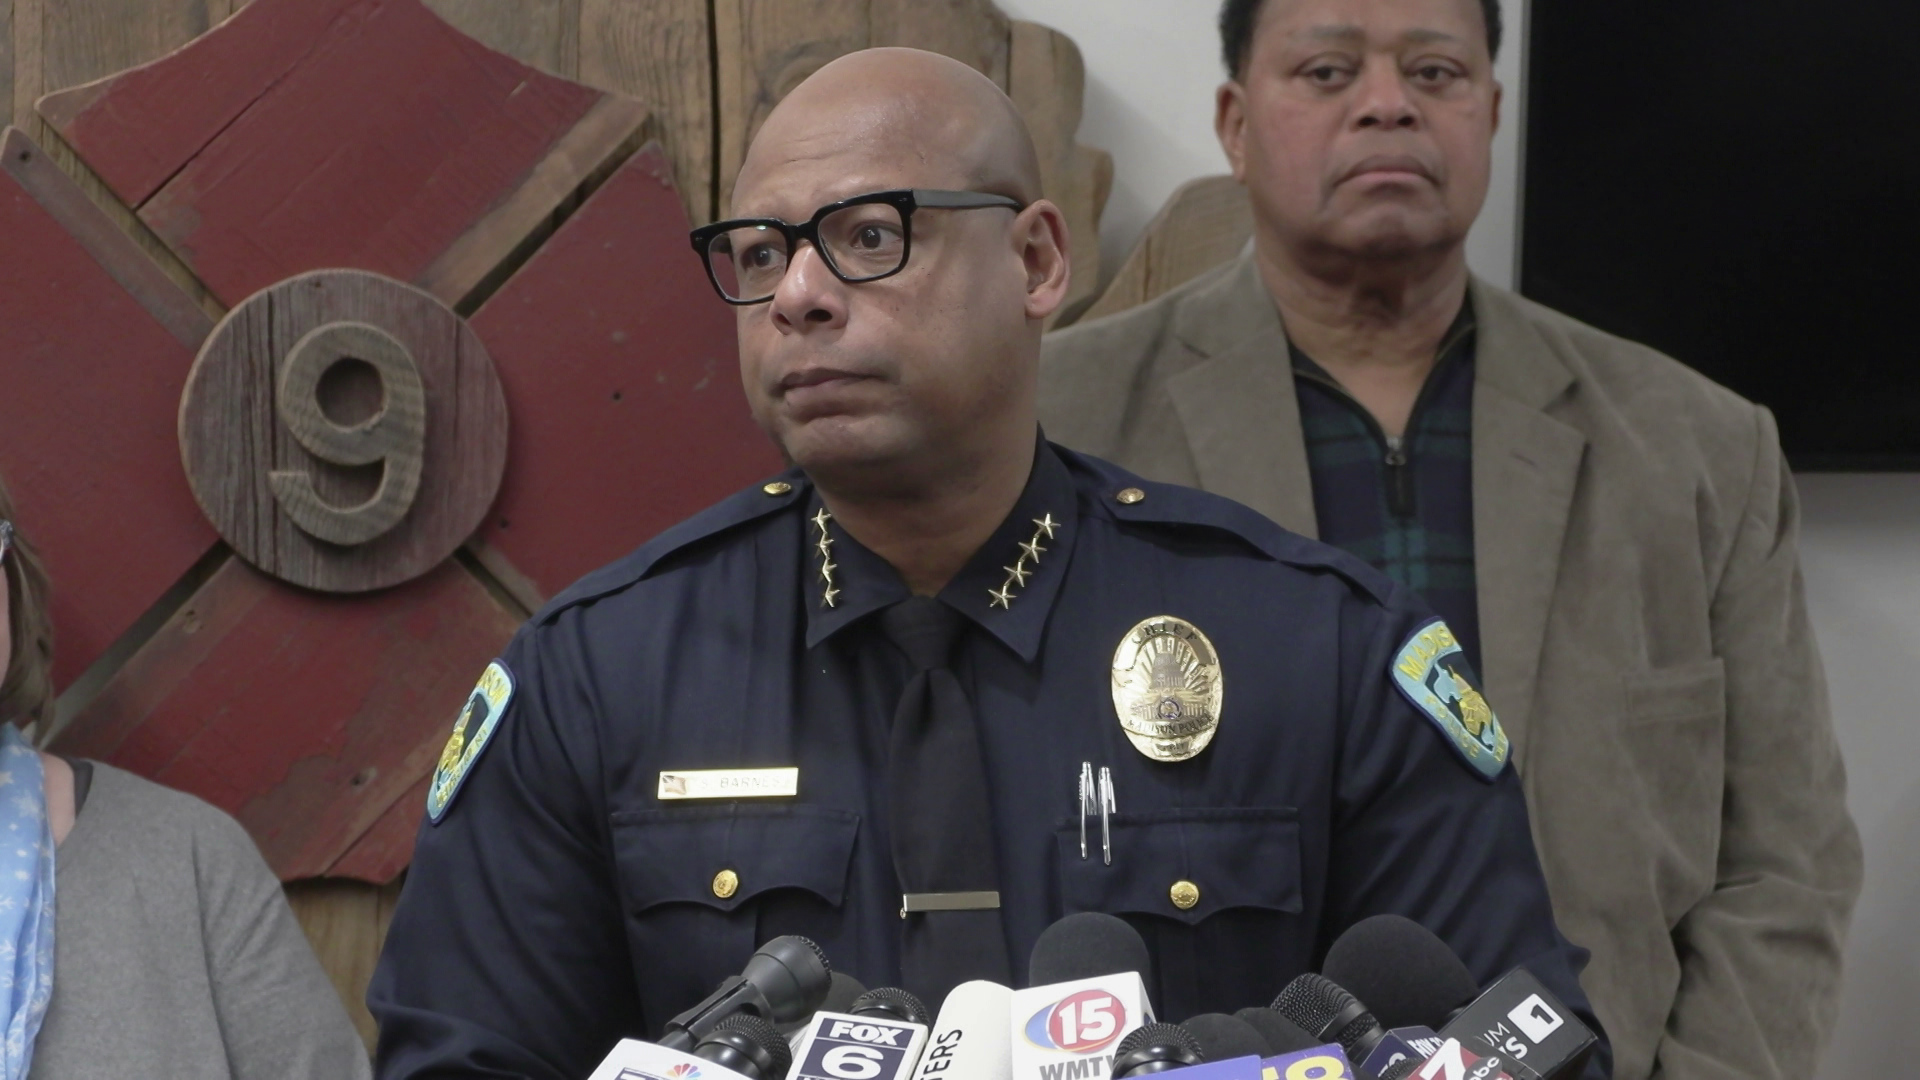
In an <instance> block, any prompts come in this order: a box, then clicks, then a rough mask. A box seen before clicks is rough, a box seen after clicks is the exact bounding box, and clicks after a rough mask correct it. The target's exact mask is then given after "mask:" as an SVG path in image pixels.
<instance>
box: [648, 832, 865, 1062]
mask: <svg viewBox="0 0 1920 1080" xmlns="http://www.w3.org/2000/svg"><path fill="white" fill-rule="evenodd" d="M612 826H613V829H612V832H613V849H614V863H615V869H616V871H617V873H618V875H619V886H620V895H621V900H622V906H623V910H624V912H625V915H626V930H627V943H628V947H629V949H630V950H631V951H632V955H633V956H634V957H635V958H636V960H637V964H636V967H635V969H634V971H635V975H636V981H637V982H638V984H639V987H640V997H641V1008H642V1011H643V1013H644V1014H645V1015H644V1017H643V1018H642V1020H643V1023H644V1024H645V1030H647V1031H649V1032H653V1033H657V1032H658V1031H659V1029H660V1027H661V1025H662V1024H663V1023H664V1022H665V1021H666V1020H667V1018H669V1017H671V1016H673V1015H674V1014H676V1013H678V1012H680V1011H681V1010H682V1009H685V1008H687V1007H688V1006H690V1005H692V1004H693V1003H694V1002H697V1001H699V1000H700V998H701V997H703V996H704V995H705V994H706V993H707V992H708V991H710V990H712V989H713V988H714V987H715V986H716V985H718V984H719V982H720V980H721V979H723V978H725V977H726V976H728V975H731V974H734V973H736V972H738V971H739V970H740V965H741V964H742V963H744V962H745V961H746V959H747V957H748V956H749V955H750V954H751V953H752V952H753V950H754V947H755V946H756V945H757V944H758V943H759V942H758V941H757V940H756V939H757V938H758V937H759V936H760V934H759V925H758V924H759V916H760V915H761V914H763V913H764V909H766V908H767V907H768V906H769V905H772V906H774V907H776V908H777V907H779V906H781V905H782V904H783V903H786V902H789V901H797V902H799V903H802V904H804V905H807V906H810V907H811V906H819V905H822V904H824V905H825V906H826V907H828V908H834V909H837V908H839V907H840V906H841V904H842V903H843V902H844V901H845V899H846V892H847V875H848V872H849V867H850V865H851V863H852V861H853V846H854V840H855V837H856V836H857V835H858V833H859V828H860V818H859V816H858V815H856V814H851V813H847V812H846V811H842V810H830V809H827V808H824V807H818V806H765V805H722V806H711V807H701V808H698V809H684V810H683V809H673V810H633V811H622V812H619V813H615V814H614V815H613V816H612ZM756 901H759V902H756ZM641 958H644V959H641Z"/></svg>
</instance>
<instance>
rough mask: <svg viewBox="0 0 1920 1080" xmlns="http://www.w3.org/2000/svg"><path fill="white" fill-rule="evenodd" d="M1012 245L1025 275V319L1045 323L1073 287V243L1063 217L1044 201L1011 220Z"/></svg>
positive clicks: (1065, 219)
mask: <svg viewBox="0 0 1920 1080" xmlns="http://www.w3.org/2000/svg"><path fill="white" fill-rule="evenodd" d="M1013 241H1014V245H1015V248H1016V250H1018V252H1019V254H1020V264H1021V265H1022V266H1023V267H1025V268H1026V272H1027V318H1029V319H1033V320H1044V319H1047V318H1050V317H1051V316H1052V315H1053V313H1054V312H1056V311H1058V310H1060V305H1062V304H1064V303H1066V302H1067V289H1068V288H1069V287H1070V286H1071V285H1072V284H1073V239H1072V237H1071V235H1070V234H1069V233H1068V232H1067V218H1066V215H1064V214H1062V213H1061V212H1060V208H1059V207H1057V206H1055V205H1053V203H1051V202H1049V201H1047V200H1046V199H1040V200H1037V201H1035V202H1034V203H1033V204H1032V205H1030V206H1028V207H1027V208H1026V209H1025V210H1022V211H1020V213H1019V215H1018V216H1017V217H1015V218H1014V219H1013Z"/></svg>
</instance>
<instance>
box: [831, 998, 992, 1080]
mask: <svg viewBox="0 0 1920 1080" xmlns="http://www.w3.org/2000/svg"><path fill="white" fill-rule="evenodd" d="M1002 1023H1005V1021H1004V1020H1003V1021H1002ZM927 1024H928V1017H927V1007H926V1006H925V1005H923V1004H921V1002H920V999H919V998H917V997H915V996H913V995H912V994H910V993H908V992H906V991H905V990H898V989H895V988H893V987H883V988H881V989H879V990H869V991H868V992H866V993H865V994H862V995H861V996H860V998H859V999H858V1000H856V1001H855V1002H853V1006H852V1008H850V1009H849V1010H848V1011H847V1012H844V1013H836V1012H827V1011H825V1010H822V1011H820V1012H817V1013H814V1014H813V1020H812V1022H811V1023H809V1024H808V1025H807V1031H806V1035H805V1037H804V1038H802V1039H801V1041H800V1046H799V1049H798V1050H796V1051H795V1053H794V1060H796V1061H798V1062H799V1064H798V1065H796V1066H794V1068H793V1080H853V1078H858V1080H909V1078H911V1077H912V1076H913V1074H914V1069H915V1067H916V1066H918V1065H919V1063H920V1053H921V1051H922V1050H924V1049H925V1048H926V1045H927Z"/></svg>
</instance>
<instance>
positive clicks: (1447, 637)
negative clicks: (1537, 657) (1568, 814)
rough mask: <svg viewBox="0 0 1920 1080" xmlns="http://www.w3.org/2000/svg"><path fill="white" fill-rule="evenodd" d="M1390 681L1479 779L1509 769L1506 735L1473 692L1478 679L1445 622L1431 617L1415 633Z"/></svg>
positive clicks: (1397, 660)
mask: <svg viewBox="0 0 1920 1080" xmlns="http://www.w3.org/2000/svg"><path fill="white" fill-rule="evenodd" d="M1392 673H1393V683H1394V685H1395V686H1398V687H1399V688H1400V693H1402V694H1404V695H1405V696H1406V699H1407V700H1408V701H1411V702H1412V703H1413V707H1414V708H1416V709H1418V710H1420V711H1421V712H1423V713H1425V714H1426V715H1427V717H1428V718H1429V719H1431V720H1432V721H1433V722H1434V723H1435V724H1437V725H1439V727H1440V733H1441V734H1442V735H1444V736H1446V739H1447V743H1448V745H1450V746H1452V747H1453V749H1454V752H1456V753H1458V754H1459V755H1460V757H1461V758H1462V759H1463V760H1464V761H1466V763H1467V764H1468V765H1470V766H1472V767H1473V770H1474V772H1476V773H1477V774H1479V776H1480V778H1481V779H1483V780H1489V781H1491V780H1494V779H1496V778H1498V777H1499V775H1500V770H1501V769H1504V768H1506V766H1507V751H1508V750H1509V746H1508V743H1507V733H1506V732H1505V731H1503V730H1501V728H1500V721H1499V719H1498V718H1497V717H1495V716H1494V715H1493V708H1492V706H1490V705H1488V704H1487V699H1486V698H1484V697H1482V696H1481V695H1480V691H1479V690H1477V689H1475V688H1474V685H1473V684H1474V683H1475V682H1476V681H1478V679H1479V676H1478V675H1476V674H1474V671H1473V667H1472V665H1470V664H1468V663H1467V654H1466V653H1464V652H1462V651H1461V650H1460V643H1459V642H1458V641H1456V640H1455V639H1454V636H1453V631H1451V630H1449V629H1447V624H1446V623H1444V622H1442V621H1440V620H1439V619H1435V620H1433V621H1432V622H1429V623H1427V624H1426V625H1425V626H1422V627H1421V628H1420V629H1418V630H1416V631H1414V632H1413V636H1412V637H1410V638H1408V639H1407V643H1406V644H1405V645H1402V646H1401V647H1400V652H1399V653H1398V654H1397V655H1396V656H1395V657H1394V658H1393V672H1392Z"/></svg>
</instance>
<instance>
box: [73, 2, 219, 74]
mask: <svg viewBox="0 0 1920 1080" xmlns="http://www.w3.org/2000/svg"><path fill="white" fill-rule="evenodd" d="M42 18H43V30H42V37H41V57H42V62H43V65H44V67H43V75H42V79H43V82H44V87H43V88H44V89H45V90H49V91H51V90H60V89H64V88H66V87H69V86H78V85H80V84H81V83H86V82H92V81H93V80H95V79H98V78H101V77H103V76H106V75H112V74H113V73H115V72H118V71H125V70H126V69H127V68H130V67H134V66H136V65H139V64H144V63H146V62H147V61H148V60H151V59H153V58H154V57H156V56H164V55H166V54H167V53H169V52H172V51H173V50H174V49H177V48H179V47H180V46H182V45H185V44H186V43H187V42H189V41H192V40H193V39H194V38H197V37H199V36H200V35H201V34H204V33H206V32H207V30H208V28H209V27H211V26H212V25H213V23H214V22H215V21H216V20H215V19H213V18H211V17H210V16H209V14H208V11H207V2H206V0H52V2H48V3H46V4H45V14H44V15H43V16H42Z"/></svg>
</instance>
